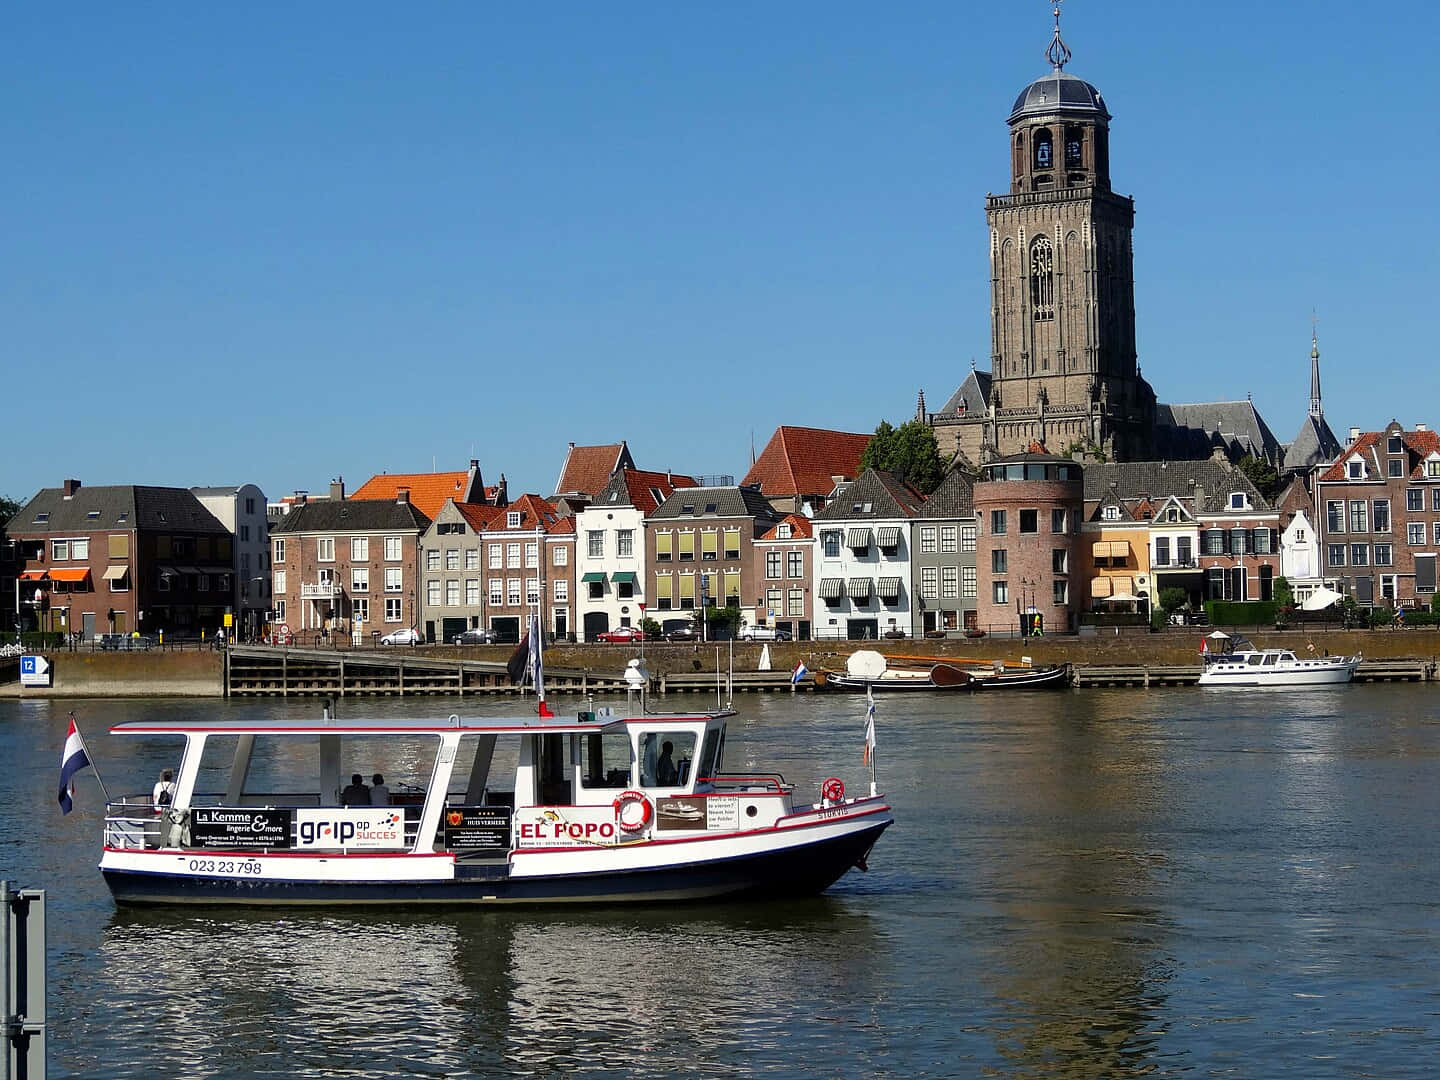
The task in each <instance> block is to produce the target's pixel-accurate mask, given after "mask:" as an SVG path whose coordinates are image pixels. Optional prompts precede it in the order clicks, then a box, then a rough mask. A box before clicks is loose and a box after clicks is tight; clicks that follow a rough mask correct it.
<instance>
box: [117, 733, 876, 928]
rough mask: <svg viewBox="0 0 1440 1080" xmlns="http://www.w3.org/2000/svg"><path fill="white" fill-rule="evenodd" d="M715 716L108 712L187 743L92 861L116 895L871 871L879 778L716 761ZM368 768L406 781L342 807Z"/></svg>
mask: <svg viewBox="0 0 1440 1080" xmlns="http://www.w3.org/2000/svg"><path fill="white" fill-rule="evenodd" d="M726 715H727V714H726V713H724V712H717V713H706V714H698V715H690V716H653V715H642V716H637V717H626V718H616V717H612V716H605V715H602V716H599V717H595V716H594V715H593V714H590V713H581V714H580V715H579V716H578V717H577V718H575V719H568V718H558V717H553V716H539V717H520V718H507V719H461V718H460V717H458V716H451V717H449V718H448V719H446V720H427V719H408V718H380V719H354V720H351V719H346V720H339V719H336V718H334V717H332V716H330V715H328V713H327V715H325V716H323V717H320V718H316V719H313V720H298V721H295V720H262V721H223V720H222V721H213V722H205V721H162V722H147V721H135V722H127V723H123V724H118V725H116V726H115V727H114V728H112V729H111V734H113V735H122V736H144V737H149V738H154V737H173V738H179V739H183V740H184V747H183V753H182V755H181V758H180V765H179V768H178V770H176V777H175V790H174V795H173V803H172V804H171V805H169V806H164V807H155V806H153V805H151V804H150V799H149V797H148V796H140V795H136V796H128V797H126V798H123V799H120V800H115V801H111V802H110V804H109V806H108V809H107V816H106V821H105V844H104V852H103V855H102V857H101V860H100V870H101V872H102V874H103V875H104V878H105V881H106V883H107V885H108V886H109V887H110V889H111V891H112V893H113V894H114V897H115V900H116V901H117V903H121V904H176V903H236V904H351V903H368V904H396V903H401V904H452V903H453V904H483V903H553V902H591V903H597V902H598V903H622V902H633V901H647V902H654V901H678V900H696V899H706V898H716V897H730V896H734V897H752V896H756V897H758V896H785V895H802V894H811V893H818V892H821V891H823V890H824V889H826V888H828V887H829V886H830V885H832V884H833V883H834V882H835V881H836V880H837V879H839V878H840V877H841V876H842V875H843V874H844V873H845V872H846V871H847V870H849V869H850V868H851V867H852V866H860V867H861V868H863V867H864V866H865V860H866V857H867V856H868V855H869V853H870V849H871V848H872V847H873V846H874V844H875V842H876V840H878V839H879V837H880V834H881V833H883V832H884V831H885V829H886V828H887V827H888V826H889V825H891V824H892V823H893V818H892V817H891V813H890V807H889V806H888V805H887V803H886V801H885V799H884V798H883V797H881V796H878V795H876V794H875V791H874V785H873V782H872V784H871V785H870V794H869V795H865V796H861V797H859V798H847V797H846V795H845V792H844V785H843V783H841V781H840V780H839V779H837V778H833V777H832V778H831V779H829V780H827V781H826V782H825V784H824V785H823V786H822V789H821V794H820V795H819V797H818V798H817V799H816V800H815V801H813V802H807V801H801V800H799V799H797V798H796V797H795V792H794V786H793V785H792V784H790V783H788V782H786V780H785V779H784V777H783V776H780V775H779V774H775V773H751V772H738V773H737V772H727V771H726V770H725V768H724V765H723V758H724V751H725V719H726ZM666 751H669V752H670V754H671V755H673V757H671V758H670V760H673V762H674V763H675V766H674V767H675V773H676V778H675V779H674V781H673V782H670V783H664V782H661V780H660V774H661V772H662V771H663V770H664V769H665V768H667V767H668V766H667V764H662V759H665V758H666V756H667V755H666ZM507 766H508V770H509V771H508V773H506V774H504V775H503V778H502V779H499V780H497V779H496V777H499V776H502V770H503V769H505V768H506V767H507ZM377 769H379V770H382V771H383V772H384V773H385V774H386V775H387V776H398V777H402V778H403V777H410V778H412V780H413V784H412V785H411V786H409V787H408V789H407V788H406V786H405V785H404V784H403V782H402V783H399V784H395V783H393V781H392V785H393V786H392V794H391V795H390V796H389V797H388V799H387V801H386V803H385V805H379V806H353V805H352V806H342V805H340V801H341V800H340V793H341V790H342V784H343V778H344V777H345V776H348V775H350V774H351V773H362V774H364V775H369V774H370V773H371V772H373V771H376V770H377ZM657 809H658V812H657Z"/></svg>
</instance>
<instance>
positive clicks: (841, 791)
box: [820, 776, 845, 803]
mask: <svg viewBox="0 0 1440 1080" xmlns="http://www.w3.org/2000/svg"><path fill="white" fill-rule="evenodd" d="M820 797H821V798H823V799H824V800H825V801H826V802H829V803H838V802H844V801H845V781H844V780H841V779H840V778H839V777H838V776H832V777H830V778H829V779H828V780H826V781H825V782H824V783H823V784H821V785H820Z"/></svg>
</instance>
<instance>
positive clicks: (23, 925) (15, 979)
mask: <svg viewBox="0 0 1440 1080" xmlns="http://www.w3.org/2000/svg"><path fill="white" fill-rule="evenodd" d="M0 963H3V970H0V975H3V979H0V1023H3V1024H4V1032H5V1048H4V1050H5V1052H4V1054H3V1055H0V1066H3V1067H0V1080H45V890H44V889H20V890H18V891H13V892H12V891H11V889H10V883H9V882H8V881H0Z"/></svg>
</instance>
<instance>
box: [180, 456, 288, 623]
mask: <svg viewBox="0 0 1440 1080" xmlns="http://www.w3.org/2000/svg"><path fill="white" fill-rule="evenodd" d="M190 492H191V494H193V495H194V496H195V497H196V498H197V499H199V500H200V505H202V506H204V507H205V509H206V510H209V511H210V513H212V514H214V515H215V517H216V518H217V519H218V520H219V521H220V523H221V524H222V525H224V526H225V528H227V529H229V530H230V533H231V535H232V536H233V537H234V541H233V543H232V544H231V551H232V552H233V553H234V560H235V562H234V567H235V575H234V577H233V579H232V580H233V582H234V585H233V587H232V596H231V599H230V608H231V611H232V614H233V615H234V616H235V620H234V621H235V625H234V627H233V628H232V633H235V634H239V635H241V636H244V637H252V636H255V635H258V634H259V633H260V628H261V627H262V626H263V625H264V624H265V622H266V612H267V611H269V609H270V607H271V597H272V590H271V566H270V528H269V525H268V523H267V521H266V516H265V507H266V504H265V493H264V492H263V491H261V490H260V489H259V488H258V487H256V486H255V485H254V484H241V485H240V486H238V487H196V488H191V489H190Z"/></svg>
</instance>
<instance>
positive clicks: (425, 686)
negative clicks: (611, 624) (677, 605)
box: [225, 645, 1436, 699]
mask: <svg viewBox="0 0 1440 1080" xmlns="http://www.w3.org/2000/svg"><path fill="white" fill-rule="evenodd" d="M1074 670H1075V686H1077V687H1080V688H1090V687H1097V686H1101V687H1103V686H1129V687H1152V686H1155V687H1163V686H1194V685H1195V684H1196V683H1197V682H1198V681H1199V678H1200V670H1201V669H1200V666H1199V665H1198V664H1195V665H1182V666H1173V667H1165V666H1140V665H1128V666H1119V665H1100V664H1077V665H1075V669H1074ZM1434 678H1436V664H1435V661H1434V660H1430V659H1424V658H1411V659H1398V660H1366V661H1364V662H1363V663H1361V665H1360V667H1359V668H1358V669H1357V670H1356V672H1355V681H1356V682H1428V681H1430V680H1432V679H1434ZM717 687H718V693H719V697H720V698H721V699H728V697H729V696H730V694H731V693H732V692H733V693H793V692H797V691H800V692H810V691H813V690H814V689H815V684H814V682H813V681H811V680H809V679H806V680H804V681H803V682H801V683H800V684H799V685H798V686H796V685H792V683H791V681H790V672H788V671H737V672H734V673H733V674H726V673H725V672H721V673H720V675H719V677H718V679H717V676H716V673H715V672H713V671H684V672H668V673H665V672H660V671H656V672H654V673H653V674H652V676H651V684H650V690H651V692H652V693H657V694H699V695H706V694H709V695H715V694H716V693H717ZM545 689H546V691H547V692H548V693H551V694H555V695H557V696H558V695H565V694H575V695H587V694H607V695H614V694H623V693H624V692H625V680H624V679H623V678H622V677H621V674H620V672H618V671H617V672H615V673H614V674H606V675H597V674H596V673H595V672H593V671H588V670H583V669H578V668H565V667H549V666H547V667H546V669H545ZM225 692H226V694H227V695H230V696H233V697H331V698H340V697H412V696H424V695H438V696H452V697H469V696H503V695H510V694H518V693H519V692H520V689H519V687H517V686H515V685H514V684H513V683H511V681H510V676H509V675H508V674H507V673H506V670H505V664H504V663H501V662H499V661H495V660H467V659H463V658H462V659H454V658H448V657H439V656H426V655H425V653H423V652H417V651H413V650H396V649H388V650H385V651H383V652H381V651H375V652H371V651H365V650H360V649H355V650H343V651H337V650H335V649H277V648H271V647H269V646H243V645H237V646H235V647H233V648H232V649H231V650H230V653H229V656H228V658H227V663H226V666H225Z"/></svg>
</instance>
